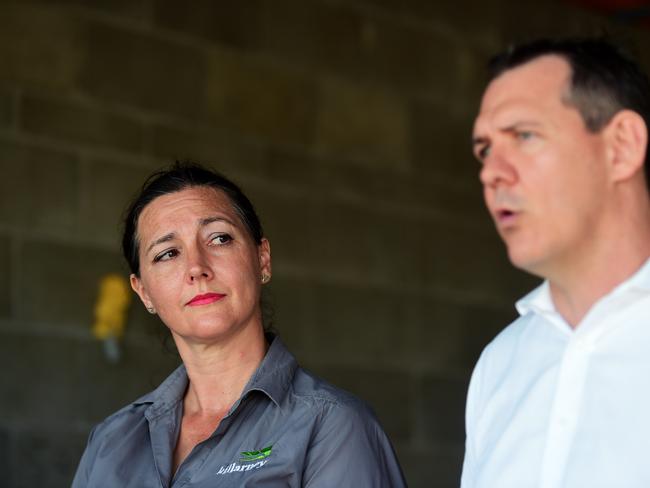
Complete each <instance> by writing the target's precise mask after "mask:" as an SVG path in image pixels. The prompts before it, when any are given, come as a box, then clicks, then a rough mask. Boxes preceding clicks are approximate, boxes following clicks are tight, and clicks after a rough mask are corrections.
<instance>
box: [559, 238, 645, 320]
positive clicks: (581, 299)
mask: <svg viewBox="0 0 650 488" xmlns="http://www.w3.org/2000/svg"><path fill="white" fill-rule="evenodd" d="M648 258H650V249H646V250H645V252H639V253H635V254H633V255H630V254H628V255H625V254H622V255H618V256H613V257H612V259H603V258H600V259H599V260H597V261H594V262H593V263H594V264H592V265H589V264H588V263H587V264H586V265H583V266H582V267H580V268H581V269H576V267H575V266H574V267H573V270H572V271H573V273H572V274H571V275H568V274H567V273H566V272H565V273H563V274H562V276H561V277H552V276H551V277H549V278H548V281H549V285H550V292H551V298H552V300H553V303H554V305H555V308H556V310H557V311H558V313H559V314H560V315H561V316H562V317H563V318H564V320H566V322H567V323H568V324H569V325H570V326H571V327H572V328H574V329H575V328H576V327H578V325H579V324H580V323H581V322H582V320H583V319H584V317H585V316H586V315H587V313H588V312H589V310H590V309H591V308H592V307H593V305H594V304H595V303H596V302H597V301H598V300H600V299H601V298H602V297H604V296H605V295H607V294H608V293H610V292H611V291H612V290H613V289H614V288H616V287H617V286H618V285H620V284H621V283H623V282H625V281H626V280H628V279H629V278H630V277H631V276H632V275H634V273H636V272H637V271H638V270H639V268H641V266H643V264H644V263H645V262H646V261H647V260H648Z"/></svg>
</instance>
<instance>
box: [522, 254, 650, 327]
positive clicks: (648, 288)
mask: <svg viewBox="0 0 650 488" xmlns="http://www.w3.org/2000/svg"><path fill="white" fill-rule="evenodd" d="M648 292H650V259H648V260H647V261H646V262H645V263H644V264H643V265H642V266H641V267H640V268H639V269H638V270H637V271H636V272H635V273H634V274H633V275H632V276H631V277H630V278H628V279H627V280H625V281H624V282H622V283H620V284H619V285H618V286H616V288H614V289H613V290H612V291H611V292H609V293H608V294H607V295H605V296H604V297H602V298H601V299H600V300H598V302H596V304H594V306H595V305H597V304H598V303H601V302H604V301H609V300H611V299H613V298H616V299H619V298H623V297H624V296H625V295H627V296H629V297H630V298H633V297H635V296H638V295H646V294H647V293H648ZM515 306H516V308H517V311H518V312H519V314H520V315H526V314H527V313H528V312H533V313H537V314H540V315H550V314H554V313H557V310H556V308H555V304H554V303H553V299H552V298H551V287H550V285H549V283H548V281H544V282H543V283H542V284H541V285H540V286H538V287H537V288H535V289H534V290H533V291H531V292H530V293H528V294H527V295H526V296H524V297H523V298H521V299H520V300H518V301H517V303H516V305H515Z"/></svg>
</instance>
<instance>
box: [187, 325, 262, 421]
mask: <svg viewBox="0 0 650 488" xmlns="http://www.w3.org/2000/svg"><path fill="white" fill-rule="evenodd" d="M175 339H176V344H177V347H178V350H179V353H180V355H181V358H182V359H183V363H184V364H185V369H186V370H187V376H188V377H189V386H188V388H187V392H186V394H185V399H184V412H185V414H186V415H199V416H201V415H210V414H216V413H218V414H221V415H223V414H224V412H227V411H228V410H229V409H230V407H231V406H232V405H233V403H235V402H236V401H237V399H238V398H239V397H240V396H241V393H242V391H243V389H244V387H245V386H246V383H248V380H249V379H250V377H251V376H252V375H253V373H254V372H255V370H256V369H257V367H258V366H259V365H260V363H261V362H262V359H264V355H265V354H266V350H267V343H266V339H265V338H264V331H263V329H262V327H261V325H260V326H256V327H250V328H248V330H244V331H241V332H240V333H239V334H237V335H235V336H233V337H232V338H229V339H228V340H226V341H224V342H220V343H216V344H196V343H193V344H189V343H187V342H185V341H183V340H182V339H180V340H179V339H178V338H175Z"/></svg>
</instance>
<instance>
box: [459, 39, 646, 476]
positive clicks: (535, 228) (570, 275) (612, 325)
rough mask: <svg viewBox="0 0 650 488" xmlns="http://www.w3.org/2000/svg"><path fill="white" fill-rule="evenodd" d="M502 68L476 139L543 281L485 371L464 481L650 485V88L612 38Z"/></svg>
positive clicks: (554, 49)
mask: <svg viewBox="0 0 650 488" xmlns="http://www.w3.org/2000/svg"><path fill="white" fill-rule="evenodd" d="M491 67H492V71H493V73H492V80H491V82H490V83H489V85H488V87H487V89H486V91H485V93H484V95H483V100H482V103H481V107H480V112H479V114H478V117H477V119H476V122H475V126H474V135H473V145H474V152H475V155H476V157H477V158H478V160H479V161H480V162H481V165H482V167H481V173H480V179H481V182H482V184H483V189H484V197H485V202H486V204H487V208H488V210H489V212H490V214H491V216H492V218H493V219H494V222H495V225H496V228H497V231H498V233H499V235H500V236H501V238H502V239H503V241H504V242H505V244H506V247H507V250H508V256H509V258H510V260H511V262H512V264H513V265H515V266H516V267H518V268H520V269H522V270H524V271H526V272H528V273H532V274H534V275H536V276H539V277H541V278H543V279H544V283H543V284H542V285H541V286H540V287H539V288H537V289H536V290H534V291H533V292H531V293H530V294H528V295H527V296H526V297H524V298H523V299H522V300H520V301H519V302H518V303H517V310H518V311H519V313H520V315H521V316H520V317H519V318H518V319H517V320H516V321H515V322H514V323H512V324H511V325H510V326H508V327H507V328H506V329H505V330H504V331H502V332H501V333H500V334H499V335H498V336H497V338H496V339H494V341H492V343H491V344H489V345H488V346H487V347H486V349H485V350H484V352H483V354H482V355H481V358H480V359H479V362H478V364H477V366H476V369H475V370H474V374H473V376H472V381H471V384H470V389H469V395H468V401H467V416H466V421H467V443H466V454H465V462H464V466H463V476H462V486H463V488H478V487H489V488H504V487H515V488H526V487H543V488H559V487H571V488H574V487H576V488H598V487H603V488H604V487H607V488H619V487H624V488H637V487H638V488H641V487H644V488H647V487H650V457H649V456H650V261H648V258H649V257H650V198H649V193H648V186H647V183H648V180H647V175H646V174H645V172H644V168H645V171H647V170H648V168H649V167H650V166H649V164H648V163H647V162H646V158H647V155H646V147H647V140H648V122H649V121H650V100H649V98H648V97H649V96H650V83H649V82H648V79H647V78H646V76H645V75H644V74H643V73H642V72H641V71H640V70H639V69H638V67H637V66H636V65H635V64H634V63H632V62H631V61H629V60H628V59H627V58H626V57H624V56H623V55H622V54H621V53H620V52H619V50H618V49H617V48H615V47H614V46H612V45H610V44H608V43H606V42H604V41H601V40H564V41H548V40H542V41H536V42H533V43H530V44H527V45H522V46H519V47H516V48H514V49H511V50H509V51H508V52H506V53H505V54H503V55H501V56H499V57H498V58H495V60H494V61H493V63H492V65H491Z"/></svg>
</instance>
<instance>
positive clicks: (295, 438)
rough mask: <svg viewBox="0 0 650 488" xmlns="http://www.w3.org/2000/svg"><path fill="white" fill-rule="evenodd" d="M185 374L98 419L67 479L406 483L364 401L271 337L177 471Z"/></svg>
mask: <svg viewBox="0 0 650 488" xmlns="http://www.w3.org/2000/svg"><path fill="white" fill-rule="evenodd" d="M187 383H188V378H187V373H186V371H185V368H184V367H183V366H181V367H179V368H178V369H177V370H176V371H174V372H173V373H172V374H171V375H170V376H169V377H168V378H167V379H166V380H165V381H164V382H163V383H162V384H161V385H160V386H159V387H158V388H157V389H156V390H154V391H153V392H151V393H149V394H147V395H145V396H144V397H142V398H140V399H139V400H137V401H136V402H134V403H133V404H131V405H128V406H127V407H125V408H123V409H121V410H119V411H118V412H116V413H115V414H113V415H111V416H110V417H108V418H107V419H106V420H104V421H103V422H102V423H101V424H99V425H98V426H96V427H95V428H94V429H93V431H92V432H91V434H90V438H89V440H88V446H87V448H86V451H85V452H84V454H83V457H82V458H81V462H80V464H79V467H78V469H77V473H76V475H75V478H74V481H73V483H72V487H73V488H82V487H92V488H99V487H106V488H117V487H120V488H126V487H137V488H153V487H155V488H161V487H164V488H167V487H173V488H176V487H187V488H190V487H191V488H207V487H210V488H213V487H214V488H217V487H238V488H239V487H265V488H266V487H311V488H321V487H323V488H324V487H336V488H345V487H354V488H366V487H368V488H381V487H386V488H396V487H405V486H406V483H405V481H404V478H403V475H402V472H401V469H400V466H399V464H398V461H397V458H396V457H395V453H394V452H393V448H392V446H391V444H390V441H389V440H388V438H387V437H386V434H385V433H384V431H383V430H382V428H381V426H380V425H379V423H378V421H377V419H376V418H375V416H374V415H373V413H372V412H371V411H370V409H369V408H368V407H367V406H366V405H365V404H364V403H362V402H361V401H360V400H358V399H357V398H355V397H353V396H352V395H350V394H348V393H346V392H344V391H342V390H339V389H337V388H334V387H333V386H331V385H329V384H328V383H326V382H324V381H323V380H321V379H319V378H316V377H315V376H313V375H311V374H310V373H308V372H306V371H305V370H303V369H302V368H300V367H299V366H298V363H297V362H296V359H295V358H294V357H293V355H292V354H291V353H290V352H289V351H288V350H287V349H286V347H285V346H284V344H283V343H282V342H281V341H280V339H279V338H277V337H276V338H275V339H274V340H273V342H272V343H271V346H270V348H269V350H268V352H267V354H266V356H265V357H264V360H263V361H262V363H261V364H260V366H259V368H258V369H257V371H256V372H255V373H254V374H253V376H252V377H251V379H250V381H249V382H248V384H247V385H246V387H245V388H244V392H243V394H242V396H241V398H240V399H239V400H238V401H237V402H236V403H235V404H234V405H233V406H232V408H231V409H230V411H229V412H228V415H226V417H224V419H223V420H222V421H221V423H220V424H219V427H218V428H217V430H216V431H215V432H214V433H213V434H212V435H211V436H210V437H209V438H208V439H206V440H205V441H203V442H201V443H199V444H198V445H197V446H196V447H195V448H194V449H193V450H192V452H191V453H190V454H189V455H188V456H187V458H186V459H185V460H184V461H183V463H182V464H181V465H180V466H179V468H178V470H177V471H176V473H173V472H172V459H173V452H174V447H175V445H176V439H177V438H178V434H179V431H180V425H181V418H182V414H183V396H184V393H185V390H186V388H187Z"/></svg>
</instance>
